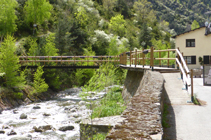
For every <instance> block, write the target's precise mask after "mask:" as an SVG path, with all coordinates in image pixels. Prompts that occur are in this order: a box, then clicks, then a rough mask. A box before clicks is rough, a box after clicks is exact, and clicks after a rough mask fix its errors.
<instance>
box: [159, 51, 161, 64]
mask: <svg viewBox="0 0 211 140" xmlns="http://www.w3.org/2000/svg"><path fill="white" fill-rule="evenodd" d="M159 58H161V52H159ZM159 67H161V60H159Z"/></svg>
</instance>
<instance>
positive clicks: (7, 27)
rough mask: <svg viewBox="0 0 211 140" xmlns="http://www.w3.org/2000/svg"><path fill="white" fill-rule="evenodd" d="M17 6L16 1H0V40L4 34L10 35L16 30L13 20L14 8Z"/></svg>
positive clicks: (14, 18) (14, 17)
mask: <svg viewBox="0 0 211 140" xmlns="http://www.w3.org/2000/svg"><path fill="white" fill-rule="evenodd" d="M17 6H18V3H17V1H16V0H0V11H1V12H0V35H1V40H2V39H3V36H5V35H6V34H12V33H14V32H15V31H16V30H17V25H16V24H15V20H16V19H17V16H16V15H15V8H16V7H17Z"/></svg>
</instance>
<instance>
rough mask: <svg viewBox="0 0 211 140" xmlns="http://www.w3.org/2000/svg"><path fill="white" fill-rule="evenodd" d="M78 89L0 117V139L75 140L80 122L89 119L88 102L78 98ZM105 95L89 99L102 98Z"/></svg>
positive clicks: (7, 112) (5, 111) (66, 91)
mask: <svg viewBox="0 0 211 140" xmlns="http://www.w3.org/2000/svg"><path fill="white" fill-rule="evenodd" d="M79 92H81V89H80V88H72V89H68V90H65V91H62V92H60V93H58V94H57V97H56V98H55V99H53V100H49V101H44V102H39V103H31V104H28V105H24V106H23V105H22V106H20V107H17V108H15V109H11V110H4V111H2V112H1V114H0V140H23V139H24V140H30V139H33V140H56V139H61V140H63V139H64V140H78V139H80V133H79V129H80V128H79V123H80V122H81V120H84V119H89V118H90V114H91V110H90V109H87V105H88V104H89V102H85V101H82V100H81V98H80V97H79ZM105 94H106V92H100V93H97V94H95V96H93V97H92V98H88V99H89V100H95V99H98V98H102V97H103V96H104V95H105Z"/></svg>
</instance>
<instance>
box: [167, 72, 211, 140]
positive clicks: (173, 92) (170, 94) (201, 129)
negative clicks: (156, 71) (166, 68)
mask: <svg viewBox="0 0 211 140" xmlns="http://www.w3.org/2000/svg"><path fill="white" fill-rule="evenodd" d="M163 76H164V78H165V80H166V83H165V87H166V91H167V101H168V103H171V104H170V105H169V108H168V111H169V114H168V116H167V117H168V119H169V121H168V123H169V124H170V128H166V129H164V132H166V133H165V135H164V139H165V140H211V134H210V133H211V87H208V86H203V79H202V78H194V93H195V94H196V95H197V98H199V99H200V100H203V101H206V102H207V105H205V106H197V105H193V104H188V103H186V101H187V100H189V101H190V96H189V94H188V92H185V91H184V90H182V87H183V86H182V84H181V83H182V80H179V79H178V78H179V77H180V75H179V74H178V73H177V74H163ZM172 85H175V86H172ZM189 93H190V91H189Z"/></svg>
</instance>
